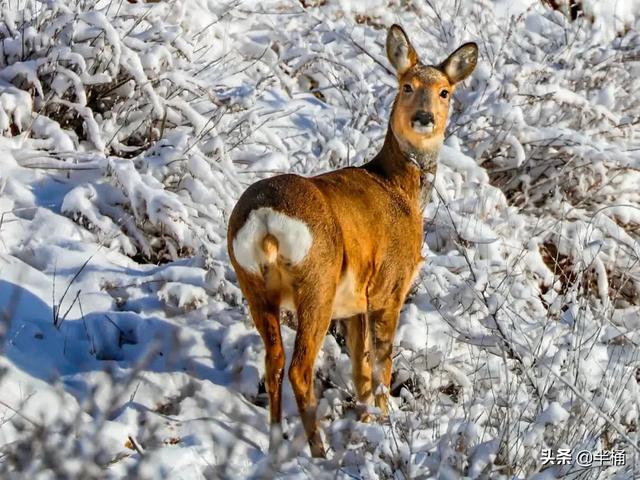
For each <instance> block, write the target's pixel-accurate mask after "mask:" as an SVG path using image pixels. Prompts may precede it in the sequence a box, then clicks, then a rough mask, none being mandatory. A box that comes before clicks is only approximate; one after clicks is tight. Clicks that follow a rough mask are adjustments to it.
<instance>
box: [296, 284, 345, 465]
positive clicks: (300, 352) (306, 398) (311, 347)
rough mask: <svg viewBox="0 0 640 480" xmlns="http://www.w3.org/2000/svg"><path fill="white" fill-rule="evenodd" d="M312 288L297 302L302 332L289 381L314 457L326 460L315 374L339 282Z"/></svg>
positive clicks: (301, 294)
mask: <svg viewBox="0 0 640 480" xmlns="http://www.w3.org/2000/svg"><path fill="white" fill-rule="evenodd" d="M308 287H309V290H308V291H303V292H298V295H297V299H296V304H297V314H298V331H297V333H296V341H295V346H294V351H293V357H292V359H291V367H290V368H289V380H290V381H291V387H292V388H293V392H294V394H295V397H296V402H297V404H298V411H299V412H300V417H301V419H302V424H303V426H304V430H305V432H306V434H307V439H308V440H309V447H310V448H311V454H312V455H313V456H314V457H324V455H325V451H324V446H323V444H322V439H321V437H320V433H319V431H318V422H317V420H316V407H317V403H316V397H315V392H314V386H313V384H314V382H313V379H314V373H313V372H314V364H315V360H316V357H317V355H318V352H319V351H320V348H321V347H322V344H323V342H324V337H325V335H326V334H327V331H328V330H329V324H330V323H331V313H332V309H333V298H334V295H335V283H333V284H328V285H309V286H308Z"/></svg>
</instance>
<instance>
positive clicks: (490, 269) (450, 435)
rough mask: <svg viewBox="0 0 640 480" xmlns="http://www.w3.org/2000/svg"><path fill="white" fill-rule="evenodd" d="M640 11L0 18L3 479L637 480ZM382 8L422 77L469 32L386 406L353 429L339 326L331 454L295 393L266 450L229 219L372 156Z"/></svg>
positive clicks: (255, 347) (282, 5)
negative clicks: (612, 460)
mask: <svg viewBox="0 0 640 480" xmlns="http://www.w3.org/2000/svg"><path fill="white" fill-rule="evenodd" d="M621 3H624V2H621ZM637 6H638V4H637V2H628V3H625V4H624V5H622V6H620V7H618V6H616V7H615V8H613V7H612V8H611V9H605V8H603V7H602V5H600V4H598V2H583V10H584V12H585V13H586V14H585V15H584V16H578V18H576V19H574V20H573V21H572V20H571V19H570V18H569V17H570V16H565V15H563V14H562V13H561V12H558V11H554V10H552V9H549V8H547V7H546V6H545V5H544V2H540V1H537V0H522V1H519V2H511V1H503V0H499V1H489V0H477V1H476V0H474V1H461V0H457V1H455V2H451V1H445V0H433V1H428V2H418V1H415V2H414V1H408V2H404V1H403V2H396V1H389V0H385V1H382V0H380V1H372V2H347V1H335V2H294V1H275V0H274V1H269V2H262V3H261V4H259V5H250V4H249V3H247V2H237V1H229V2H208V1H205V0H189V1H187V0H175V1H170V2H169V1H166V2H165V1H160V2H148V3H147V2H139V3H135V2H132V3H130V2H124V1H114V0H100V1H91V0H90V1H74V2H63V1H61V0H52V1H48V2H39V1H35V0H26V1H23V0H11V1H9V2H6V4H3V5H2V9H1V10H0V12H1V13H0V132H1V133H2V136H0V158H1V159H2V160H1V162H2V164H3V168H2V170H0V272H2V273H1V275H0V305H2V306H3V312H2V317H1V318H0V320H1V323H0V324H1V326H2V328H0V340H1V342H0V345H2V346H1V347H0V348H1V350H0V351H1V352H2V356H1V357H0V365H1V369H2V370H1V372H2V373H1V374H0V392H2V393H0V418H1V420H0V444H1V445H2V446H1V447H0V472H1V474H0V476H2V477H3V478H5V477H6V478H23V477H25V476H27V477H29V478H40V477H41V478H53V477H58V478H65V477H73V478H80V477H81V478H102V477H123V476H127V475H128V476H136V477H138V478H159V477H175V478H211V477H221V478H237V477H252V478H258V477H277V476H279V477H288V476H291V477H297V476H302V475H305V474H307V475H311V476H316V477H318V478H325V477H326V478H329V477H331V478H335V477H336V476H337V477H341V478H342V477H344V478H346V477H349V478H353V477H355V478H413V477H417V478H451V479H454V478H462V477H467V478H523V479H524V478H538V479H542V478H578V477H580V478H625V479H626V478H629V479H630V478H636V477H637V475H638V464H639V463H638V461H639V460H640V456H639V453H638V448H639V447H638V433H637V431H638V423H639V421H640V401H639V399H640V391H639V389H640V358H639V353H638V352H640V349H639V348H638V346H639V345H640V244H639V241H640V238H639V237H640V190H639V189H638V185H639V184H640V175H639V173H638V172H639V171H640V148H639V147H640V140H639V139H638V131H639V130H638V122H639V120H640V117H639V113H638V112H639V110H640V94H639V93H638V92H637V88H636V87H635V84H636V83H637V80H636V79H637V77H638V73H639V72H640V36H639V35H638V33H637V27H638V21H637V16H634V12H637V10H634V9H635V8H637ZM394 22H399V23H401V24H403V26H404V27H405V28H406V30H407V31H408V33H409V36H410V37H411V39H412V41H413V43H414V45H415V47H416V49H417V51H418V52H419V53H420V55H421V56H422V58H423V60H424V61H426V62H430V63H435V62H439V61H441V60H442V59H443V58H445V56H446V55H447V54H448V53H449V52H450V51H452V50H453V49H454V48H455V47H457V46H458V45H459V44H460V43H462V42H464V41H467V40H474V41H476V42H478V44H479V46H480V52H481V61H480V62H479V65H478V67H477V69H476V71H475V72H474V74H473V75H472V77H471V78H470V79H469V80H467V81H466V82H465V85H462V86H461V87H460V88H459V89H458V91H457V92H456V93H455V99H454V103H453V107H452V108H453V109H452V112H451V118H450V123H449V129H448V137H447V139H446V144H445V146H444V147H443V149H442V151H441V155H440V166H439V169H438V174H437V177H436V181H435V191H434V194H433V196H432V202H431V204H430V205H429V206H428V207H427V209H426V212H425V231H426V234H425V246H424V252H423V253H424V255H425V256H426V257H427V261H426V262H425V265H424V267H423V269H422V271H421V272H420V276H419V279H418V281H417V284H416V285H415V288H414V289H413V291H412V294H411V297H410V299H409V301H408V302H407V305H406V306H405V308H404V310H403V312H402V316H401V322H400V327H399V330H398V335H397V338H396V356H395V358H394V378H393V382H392V392H391V394H392V398H391V407H392V409H391V415H390V418H389V421H388V422H386V423H382V424H379V423H374V424H362V423H359V422H357V421H356V419H355V415H353V412H352V410H353V409H354V407H355V405H354V400H353V392H354V389H353V385H351V381H350V362H349V359H348V356H347V354H346V353H345V350H344V347H343V346H342V345H341V344H340V337H339V335H335V337H334V336H328V337H327V339H326V341H325V345H324V348H323V350H322V352H321V354H320V357H319V359H318V371H317V379H318V382H317V383H318V384H319V392H318V398H319V401H320V407H319V416H320V420H321V422H322V425H323V430H324V434H325V436H326V440H327V444H328V446H329V458H328V459H327V460H312V459H310V458H309V457H308V455H307V454H306V453H305V450H304V449H305V445H306V443H305V439H304V434H303V433H302V430H301V426H300V422H299V417H298V414H297V409H296V407H295V401H294V399H293V396H292V393H291V391H290V389H289V386H288V385H285V392H284V415H285V423H284V426H285V431H286V434H287V436H288V438H289V441H288V442H286V445H285V446H284V447H283V448H282V449H281V451H279V452H278V453H277V455H275V456H269V455H267V454H266V453H265V452H266V451H267V448H266V447H267V443H268V433H267V414H266V410H265V409H264V408H262V407H264V398H265V395H264V385H263V384H262V383H261V378H262V376H263V374H264V366H263V355H264V349H263V346H262V342H261V340H260V338H259V335H258V334H257V332H256V331H255V329H254V328H253V327H252V324H251V321H250V319H249V318H248V315H247V312H246V309H245V308H244V307H243V306H242V297H241V295H240V292H239V290H238V288H237V286H236V285H235V277H234V274H233V272H232V270H231V268H230V266H229V263H228V258H227V255H226V238H225V231H226V223H225V221H226V218H227V217H228V214H229V212H230V209H231V208H232V207H233V205H234V202H235V201H236V199H237V198H238V196H239V195H240V193H241V192H242V190H243V189H244V188H245V187H246V186H248V185H249V184H251V183H252V182H254V181H256V180H258V179H260V178H263V177H265V176H270V175H273V174H276V173H280V172H294V173H299V174H304V175H312V174H316V173H319V172H322V171H326V170H329V169H334V168H339V167H342V166H346V165H358V164H361V163H363V162H364V161H365V160H366V159H368V158H371V156H372V155H373V154H374V153H375V152H376V151H377V149H378V148H379V147H380V145H381V143H382V140H383V137H384V133H385V131H386V126H387V125H386V123H387V119H388V116H389V110H390V106H391V102H392V100H393V97H394V95H395V93H396V89H397V85H396V79H395V78H394V76H393V74H392V73H391V72H390V69H389V68H388V65H387V61H386V58H385V56H384V48H383V42H384V38H385V35H386V28H387V27H388V26H389V25H391V24H392V23H394ZM621 25H622V27H621ZM294 336H295V332H294V331H293V330H292V329H291V328H289V327H288V326H283V337H284V342H285V350H286V351H287V354H288V357H290V351H291V348H292V346H293V339H294ZM320 387H321V388H320ZM545 449H550V450H551V451H553V452H558V451H559V450H560V449H573V452H574V455H575V453H576V452H577V451H579V450H586V451H588V452H592V453H597V452H598V451H599V450H609V451H612V450H619V451H624V452H625V454H626V465H616V466H613V465H612V466H606V465H604V466H601V465H600V466H598V465H594V466H591V467H581V466H579V465H578V464H577V463H576V461H575V458H574V459H573V461H572V463H569V464H567V465H559V464H556V465H552V464H545V463H544V462H543V461H542V452H543V450H545Z"/></svg>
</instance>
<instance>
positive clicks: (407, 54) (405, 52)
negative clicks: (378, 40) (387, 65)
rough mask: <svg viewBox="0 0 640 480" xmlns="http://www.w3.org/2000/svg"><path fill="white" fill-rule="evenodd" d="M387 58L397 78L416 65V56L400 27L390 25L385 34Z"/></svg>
mask: <svg viewBox="0 0 640 480" xmlns="http://www.w3.org/2000/svg"><path fill="white" fill-rule="evenodd" d="M387 57H389V61H390V62H391V65H393V68H395V69H396V72H398V76H401V75H403V74H404V73H405V72H406V71H407V70H409V69H410V68H411V67H413V66H414V65H415V64H416V63H418V54H417V53H416V50H415V49H414V48H413V46H412V45H411V42H410V41H409V37H407V34H406V33H404V30H403V29H402V27H401V26H400V25H396V24H394V25H391V28H390V29H389V33H388V34H387Z"/></svg>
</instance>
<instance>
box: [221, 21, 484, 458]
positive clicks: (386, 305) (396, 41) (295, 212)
mask: <svg viewBox="0 0 640 480" xmlns="http://www.w3.org/2000/svg"><path fill="white" fill-rule="evenodd" d="M386 49H387V56H388V57H389V61H390V62H391V64H392V65H393V67H394V68H395V70H396V72H397V76H398V81H399V92H398V94H397V96H396V99H395V102H394V104H393V108H392V111H391V119H390V121H389V128H388V130H387V135H386V138H385V141H384V145H383V146H382V149H381V150H380V152H379V153H378V154H377V155H376V156H375V157H374V158H373V159H372V160H371V161H370V162H368V163H366V164H364V165H362V166H360V167H348V168H343V169H340V170H335V171H332V172H328V173H324V174H322V175H318V176H315V177H309V178H305V177H301V176H298V175H292V174H285V175H278V176H275V177H272V178H268V179H264V180H260V181H258V182H256V183H254V184H253V185H251V186H250V187H249V188H248V189H247V190H246V191H245V192H244V193H243V194H242V196H241V197H240V199H239V200H238V203H237V205H236V206H235V208H234V210H233V212H232V214H231V217H230V219H229V228H228V237H227V240H228V250H229V257H230V258H231V263H232V265H233V268H234V269H235V271H236V274H237V277H238V283H239V284H240V288H241V290H242V292H243V294H244V296H245V297H246V299H247V301H248V303H249V309H250V311H251V316H252V317H253V321H254V323H255V325H256V327H257V329H258V331H259V332H260V335H261V337H262V339H263V341H264V344H265V347H266V378H265V383H266V387H267V391H268V393H269V409H270V416H271V435H270V448H271V449H273V448H274V446H275V445H277V444H278V442H280V441H281V435H282V431H281V428H280V421H281V393H282V376H283V370H284V365H285V358H284V350H283V347H282V337H281V334H280V309H281V308H284V309H289V310H292V311H293V312H295V313H296V314H297V320H298V329H297V333H296V340H295V346H294V352H293V358H292V360H291V368H290V369H289V379H290V381H291V386H292V388H293V391H294V394H295V397H296V402H297V404H298V409H299V412H300V416H301V419H302V423H303V425H304V429H305V432H306V434H307V438H308V441H309V445H310V447H311V453H312V455H313V456H324V447H323V443H322V440H321V438H320V435H319V431H318V425H317V421H316V399H315V394H314V388H313V376H314V374H313V369H314V362H315V358H316V355H317V354H318V351H319V349H320V347H321V346H322V343H323V340H324V337H325V335H326V333H327V330H328V329H329V326H330V323H331V319H343V323H344V325H345V327H346V341H347V345H348V349H349V354H350V356H351V360H352V370H353V383H354V384H355V388H356V393H357V397H358V401H359V402H362V403H363V404H365V405H366V404H372V403H373V400H374V399H375V404H376V406H377V407H379V409H380V411H381V412H382V415H386V414H387V397H386V395H387V394H388V389H389V383H390V381H391V350H392V345H393V338H394V335H395V331H396V326H397V324H398V317H399V314H400V309H401V307H402V305H403V303H404V300H405V297H406V295H407V292H408V290H409V288H410V286H411V283H412V281H413V279H414V277H415V276H416V274H417V272H418V269H419V266H420V264H421V262H422V260H423V258H422V255H421V247H422V238H423V232H422V229H423V219H422V210H423V207H424V206H425V205H426V203H427V202H428V201H429V198H430V193H431V185H432V182H433V178H434V175H435V173H436V166H437V157H438V151H439V149H440V146H441V145H442V142H443V139H444V130H445V124H446V121H447V114H448V111H449V101H450V98H451V92H452V91H453V89H454V88H455V85H456V84H457V83H459V82H460V81H462V80H464V79H465V78H466V77H467V76H469V75H470V74H471V72H472V71H473V69H474V68H475V66H476V62H477V58H478V47H477V46H476V44H475V43H466V44H464V45H462V46H461V47H460V48H458V49H457V50H456V51H455V52H453V53H452V54H451V55H450V56H449V57H448V58H447V59H446V60H445V61H444V62H442V63H441V64H440V65H438V66H428V65H424V64H422V63H420V61H419V60H418V55H417V53H416V51H415V49H414V48H413V46H412V45H411V43H410V42H409V39H408V38H407V35H406V33H405V32H404V30H403V29H402V28H401V27H400V26H398V25H393V26H392V27H391V28H390V29H389V32H388V36H387V44H386Z"/></svg>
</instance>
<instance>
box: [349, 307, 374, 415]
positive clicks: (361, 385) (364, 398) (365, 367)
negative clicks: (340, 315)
mask: <svg viewBox="0 0 640 480" xmlns="http://www.w3.org/2000/svg"><path fill="white" fill-rule="evenodd" d="M343 324H344V325H345V327H346V330H347V335H346V337H347V338H346V340H347V346H348V348H349V355H350V356H351V371H352V372H353V384H354V386H355V388H356V394H357V397H358V402H359V403H360V404H362V406H366V405H370V404H373V390H372V384H371V357H372V352H371V341H370V339H369V333H370V332H369V325H368V322H367V316H366V314H359V315H355V316H353V317H351V318H347V319H345V320H343ZM363 410H364V409H363ZM362 419H363V420H365V419H367V416H366V412H364V411H363V412H362Z"/></svg>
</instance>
